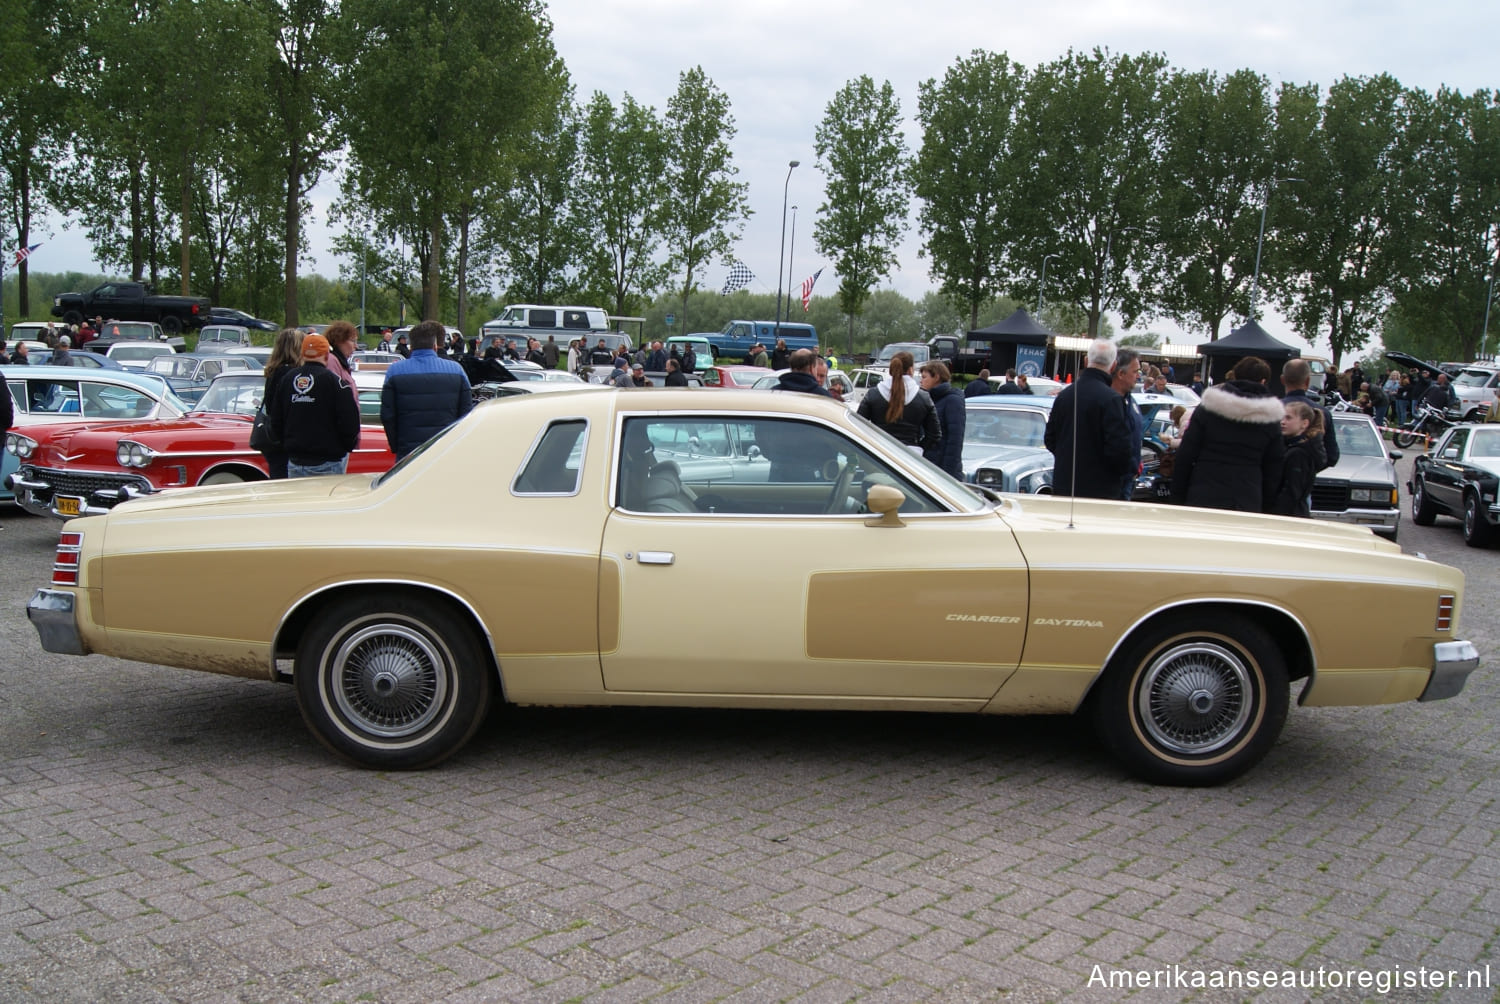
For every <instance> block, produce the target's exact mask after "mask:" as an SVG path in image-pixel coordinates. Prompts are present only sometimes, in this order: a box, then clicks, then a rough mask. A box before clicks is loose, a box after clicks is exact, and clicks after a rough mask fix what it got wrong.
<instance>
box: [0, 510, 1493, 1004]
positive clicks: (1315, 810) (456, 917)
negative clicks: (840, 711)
mask: <svg viewBox="0 0 1500 1004" xmlns="http://www.w3.org/2000/svg"><path fill="white" fill-rule="evenodd" d="M0 528H3V529H0V562H3V566H0V567H3V568H4V569H5V573H4V576H3V579H0V644H3V645H4V650H5V653H6V654H5V656H4V657H3V658H0V736H3V738H4V744H3V748H0V1000H3V1001H46V1002H62V1001H78V1002H87V1004H95V1002H99V1001H129V1002H132V1004H136V1002H149V1001H205V1002H206V1001H267V1002H281V1001H330V1002H331V1001H381V1002H392V1004H398V1002H413V1004H426V1002H431V1001H437V1000H443V1001H459V1002H463V1001H537V1002H552V1001H556V1002H562V1001H569V1000H587V1001H600V1002H605V1001H618V1002H630V1001H647V1000H649V1001H670V1002H692V1001H719V1000H725V1001H778V1000H797V1001H846V1000H856V999H857V1000H862V1001H955V1002H956V1001H988V1000H1004V1001H1050V1000H1061V999H1070V1000H1071V999H1076V1000H1085V1001H1088V1000H1099V1001H1106V1000H1118V999H1120V998H1121V997H1123V996H1126V994H1125V993H1124V992H1123V991H1122V990H1120V989H1119V988H1118V985H1117V986H1116V987H1115V988H1110V987H1106V986H1100V985H1098V984H1097V983H1095V984H1094V985H1092V986H1091V985H1090V981H1091V977H1097V976H1100V975H1104V976H1108V975H1109V974H1110V973H1118V971H1119V970H1121V969H1122V968H1123V969H1129V970H1140V971H1147V970H1154V971H1158V972H1162V973H1164V974H1165V975H1167V976H1169V977H1171V976H1175V975H1177V974H1178V973H1179V972H1181V973H1185V974H1187V975H1189V976H1190V975H1191V974H1192V973H1193V972H1195V971H1203V972H1206V973H1208V974H1213V973H1218V974H1220V975H1221V976H1222V974H1223V973H1225V972H1227V971H1238V972H1241V973H1243V972H1245V971H1249V970H1254V971H1257V972H1258V971H1262V970H1271V971H1273V972H1276V973H1277V974H1286V973H1290V974H1292V975H1294V976H1295V975H1297V974H1302V975H1303V977H1304V978H1311V977H1313V976H1315V975H1316V974H1317V971H1318V969H1319V967H1325V969H1336V970H1340V971H1343V970H1353V971H1356V972H1360V973H1368V974H1371V976H1370V977H1369V978H1371V979H1373V978H1375V977H1376V976H1378V975H1380V974H1381V973H1382V971H1384V972H1385V973H1386V974H1387V975H1389V973H1390V972H1391V971H1395V970H1396V969H1397V967H1400V970H1399V971H1400V972H1403V973H1410V974H1412V975H1413V976H1415V975H1417V971H1418V969H1419V967H1428V968H1436V969H1441V970H1450V969H1451V970H1456V971H1458V972H1459V973H1460V974H1461V975H1466V974H1467V973H1468V972H1469V971H1470V970H1471V969H1474V968H1475V967H1478V969H1479V973H1480V975H1481V976H1483V974H1484V972H1485V969H1486V967H1489V968H1490V969H1491V970H1492V975H1491V976H1490V980H1489V984H1488V986H1487V987H1483V988H1476V989H1457V990H1437V989H1432V988H1431V987H1430V986H1428V987H1426V988H1408V989H1405V990H1401V991H1399V992H1393V993H1391V994H1389V995H1386V996H1384V997H1382V996H1381V995H1380V994H1379V993H1378V992H1377V989H1376V988H1368V989H1358V988H1355V989H1352V990H1351V989H1347V988H1329V987H1325V988H1324V989H1306V988H1279V989H1276V990H1272V991H1264V990H1262V991H1250V990H1237V991H1210V990H1194V989H1192V988H1184V987H1179V986H1165V987H1157V988H1154V989H1145V990H1140V991H1138V992H1137V994H1136V996H1138V997H1139V998H1141V999H1144V1000H1175V999H1205V1000H1230V999H1234V1000H1238V999H1247V998H1254V999H1258V1000H1264V1001H1301V1000H1306V999H1308V998H1310V997H1319V998H1323V999H1329V1000H1365V999H1391V1000H1431V999H1437V998H1445V999H1452V1000H1476V1001H1477V1000H1490V999H1492V998H1493V995H1494V994H1495V992H1496V991H1495V990H1494V989H1492V988H1495V987H1500V953H1497V951H1496V944H1495V942H1496V937H1497V931H1500V853H1497V852H1500V847H1497V844H1496V833H1497V828H1500V727H1497V725H1496V721H1497V715H1496V711H1497V708H1500V680H1497V673H1496V671H1497V668H1500V657H1497V656H1500V649H1497V644H1496V633H1495V627H1494V625H1495V624H1496V623H1497V618H1496V617H1495V616H1494V615H1496V614H1500V610H1497V609H1496V607H1497V605H1500V588H1497V579H1496V576H1495V574H1494V567H1495V562H1496V561H1497V560H1500V555H1497V553H1496V552H1493V551H1492V552H1474V551H1468V550H1467V549H1465V548H1463V547H1462V545H1461V544H1460V543H1459V542H1458V535H1457V533H1456V532H1455V530H1454V529H1453V526H1452V524H1451V523H1447V522H1446V521H1445V522H1444V523H1442V524H1440V525H1439V527H1436V528H1433V529H1431V530H1419V529H1418V528H1415V527H1410V526H1407V527H1403V530H1402V534H1403V543H1405V544H1406V546H1407V548H1408V549H1409V550H1410V549H1414V548H1416V547H1420V548H1421V549H1423V550H1425V551H1427V552H1428V553H1429V554H1432V556H1434V557H1439V558H1441V559H1442V560H1448V561H1452V562H1455V563H1459V564H1461V565H1463V567H1465V568H1466V569H1467V570H1468V571H1469V577H1470V578H1469V582H1470V586H1469V588H1470V599H1469V607H1468V609H1467V611H1466V614H1467V618H1466V621H1467V622H1466V625H1465V634H1467V635H1468V636H1470V637H1471V638H1473V639H1474V640H1476V641H1477V642H1478V643H1479V644H1480V647H1481V652H1482V654H1483V655H1484V657H1485V660H1486V663H1487V666H1486V668H1483V669H1481V671H1480V672H1479V673H1478V674H1476V676H1475V677H1474V678H1473V679H1472V681H1471V683H1470V686H1469V688H1468V690H1467V691H1466V692H1465V693H1464V694H1463V695H1462V696H1460V697H1459V698H1457V699H1455V700H1451V701H1447V702H1443V703H1438V704H1432V705H1416V704H1408V705H1401V706H1395V707H1388V708H1370V709H1297V708H1294V709H1293V711H1292V714H1291V718H1290V721H1289V724H1288V726H1287V728H1286V731H1285V733H1284V735H1283V737H1282V739H1281V742H1280V743H1279V744H1278V745H1277V747H1276V748H1275V750H1274V751H1273V752H1272V754H1271V755H1270V757H1269V758H1268V759H1267V760H1266V762H1265V763H1264V764H1262V765H1261V766H1260V767H1259V768H1258V769H1257V770H1255V771H1254V772H1252V773H1251V774H1250V775H1249V776H1247V777H1245V778H1243V779H1241V780H1240V781H1237V782H1235V783H1233V784H1230V785H1227V786H1225V787H1222V788H1217V789H1213V790H1207V791H1200V790H1182V789H1172V788H1156V787H1150V786H1148V785H1144V784H1141V783H1139V782H1137V781H1134V780H1132V779H1130V778H1128V777H1126V776H1125V775H1123V774H1122V773H1121V772H1120V771H1119V770H1118V769H1117V768H1116V767H1115V766H1114V764H1113V763H1112V762H1111V761H1110V760H1109V758H1108V757H1107V756H1106V755H1105V754H1104V753H1103V752H1102V751H1101V750H1100V749H1099V747H1098V746H1097V745H1096V744H1095V742H1094V741H1093V739H1092V738H1091V737H1090V735H1089V734H1088V732H1087V730H1086V729H1084V728H1083V727H1082V726H1081V725H1080V724H1078V723H1076V722H1074V721H1071V720H1069V719H1066V718H1040V719H969V718H952V717H928V716H916V715H889V716H877V715H830V714H761V713H723V712H698V711H692V712H687V711H684V712H677V711H652V710H648V711H631V712H614V711H572V710H518V711H509V712H506V713H503V714H501V715H498V716H496V717H495V718H494V719H493V720H492V721H491V722H490V723H489V724H488V725H487V726H486V728H485V729H484V731H483V732H482V733H481V735H480V736H479V737H478V739H477V741H476V742H474V743H473V745H472V746H471V747H470V748H469V749H467V750H466V751H465V752H464V753H463V754H462V755H461V756H460V757H458V758H457V759H455V760H454V761H452V762H450V763H449V764H447V765H445V766H443V767H442V768H440V769H437V770H433V771H427V772H424V773H416V774H380V773H371V772H367V771H360V770H356V769H352V768H349V767H346V766H343V765H342V764H340V763H337V762H335V761H334V760H333V759H332V758H331V757H330V756H329V755H328V754H326V753H325V752H324V750H323V749H322V747H320V746H319V745H318V744H317V742H316V741H315V740H313V739H312V738H311V736H310V735H309V734H308V733H307V731H306V730H305V729H304V727H303V725H302V722H301V719H300V717H299V715H298V712H297V707H296V701H295V698H294V696H293V694H292V691H291V689H290V688H288V687H285V686H277V685H272V684H266V683H252V682H247V681H240V680H234V679H226V678H221V677H213V676H206V675H199V674H194V673H189V672H184V671H180V670H171V669H158V668H154V667H148V666H141V665H137V664H132V663H124V662H119V661H115V660H108V659H103V658H100V657H91V658H89V659H84V660H80V659H71V658H64V657H54V656H49V655H47V654H46V653H43V652H42V651H41V649H40V646H39V645H38V644H37V642H36V638H35V635H34V633H33V631H32V630H31V628H30V626H29V625H28V624H27V623H26V622H25V617H24V611H23V609H22V608H23V606H24V603H25V600H26V598H27V597H28V596H29V595H30V593H31V591H32V589H33V588H34V587H35V586H36V585H37V584H39V583H41V582H42V581H43V579H44V577H45V575H46V569H47V568H48V566H49V565H50V561H51V552H52V546H53V543H54V541H55V536H56V525H55V524H47V523H44V521H42V520H37V519H32V518H29V517H23V516H21V515H18V514H14V513H6V514H0ZM1144 574H1149V572H1146V573H1144ZM211 587H212V586H211V584H204V583H191V584H190V583H177V584H169V583H161V584H160V588H161V589H162V591H163V595H164V597H170V593H171V591H172V590H173V589H176V588H211ZM166 601H168V602H169V599H167V600H166ZM1379 615H1380V613H1379V611H1371V617H1372V618H1374V617H1378V616H1379ZM695 643H703V644H705V645H709V644H711V639H696V642H695ZM1173 967H1182V969H1181V970H1178V969H1175V968H1173ZM1116 978H1117V979H1118V976H1117V977H1116ZM1326 978H1327V977H1326V974H1325V979H1326Z"/></svg>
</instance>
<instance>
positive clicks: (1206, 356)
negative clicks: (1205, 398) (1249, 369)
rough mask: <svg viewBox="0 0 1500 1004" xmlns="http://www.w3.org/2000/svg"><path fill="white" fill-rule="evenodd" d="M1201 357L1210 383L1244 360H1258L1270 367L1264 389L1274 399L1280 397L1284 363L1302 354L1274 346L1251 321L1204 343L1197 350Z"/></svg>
mask: <svg viewBox="0 0 1500 1004" xmlns="http://www.w3.org/2000/svg"><path fill="white" fill-rule="evenodd" d="M1198 354H1199V355H1200V356H1202V357H1203V365H1204V368H1205V369H1206V370H1207V371H1208V376H1209V378H1210V379H1211V380H1212V381H1213V382H1214V383H1220V382H1222V381H1223V380H1224V375H1225V374H1226V373H1228V372H1229V371H1230V370H1232V369H1234V364H1235V363H1236V362H1238V361H1239V360H1241V359H1244V358H1245V357H1246V356H1259V357H1260V358H1261V359H1264V360H1265V361H1266V362H1267V363H1268V364H1269V365H1270V367H1271V379H1270V381H1269V383H1268V385H1267V386H1269V387H1270V388H1271V390H1272V391H1273V392H1274V393H1276V394H1277V395H1278V396H1279V395H1280V394H1281V393H1282V386H1281V367H1282V364H1284V363H1285V362H1286V361H1287V360H1288V359H1297V358H1300V357H1301V355H1302V350H1301V349H1299V348H1296V347H1295V346H1292V345H1287V344H1286V343H1284V342H1278V341H1277V340H1276V339H1274V338H1272V337H1271V336H1270V335H1268V334H1266V329H1265V328H1262V327H1261V326H1260V325H1259V324H1256V323H1255V322H1254V321H1246V322H1245V323H1244V324H1243V325H1241V326H1240V327H1238V328H1235V329H1234V330H1233V331H1231V332H1230V333H1229V334H1227V335H1225V336H1224V337H1223V338H1220V339H1219V340H1218V341H1216V342H1204V343H1202V344H1201V345H1199V346H1198Z"/></svg>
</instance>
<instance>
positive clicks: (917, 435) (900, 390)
mask: <svg viewBox="0 0 1500 1004" xmlns="http://www.w3.org/2000/svg"><path fill="white" fill-rule="evenodd" d="M916 366H917V362H916V360H915V359H914V358H913V357H912V354H911V353H910V352H897V353H896V354H895V356H893V357H892V358H891V371H890V376H888V377H886V378H885V379H884V380H881V381H880V384H879V385H878V386H877V387H876V388H875V389H874V390H871V391H870V392H868V393H867V394H865V396H864V400H862V401H860V402H859V413H860V415H862V416H864V417H865V418H868V419H869V420H870V421H872V422H874V423H875V424H876V425H878V426H880V427H881V428H882V429H884V430H885V431H886V432H889V433H890V434H891V435H893V436H895V437H896V438H897V439H899V440H901V442H902V443H904V444H906V447H907V449H909V450H911V451H912V452H913V453H915V454H917V456H923V455H925V454H926V453H927V452H928V451H929V450H937V449H938V447H939V446H940V445H941V444H942V441H943V433H942V429H941V428H940V427H939V426H938V418H937V409H936V408H935V407H933V404H932V398H930V397H928V396H927V392H926V391H925V390H923V389H922V388H921V386H920V385H919V384H918V383H917V379H916V377H914V376H912V371H913V370H914V369H916Z"/></svg>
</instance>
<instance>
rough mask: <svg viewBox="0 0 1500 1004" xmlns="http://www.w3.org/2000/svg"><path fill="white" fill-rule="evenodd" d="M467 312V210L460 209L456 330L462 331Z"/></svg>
mask: <svg viewBox="0 0 1500 1004" xmlns="http://www.w3.org/2000/svg"><path fill="white" fill-rule="evenodd" d="M468 312H469V210H468V208H467V207H465V208H464V209H462V210H461V211H460V213H459V218H458V330H460V331H462V330H463V329H464V318H465V317H466V316H467V315H468Z"/></svg>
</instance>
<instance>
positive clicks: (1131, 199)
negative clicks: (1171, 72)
mask: <svg viewBox="0 0 1500 1004" xmlns="http://www.w3.org/2000/svg"><path fill="white" fill-rule="evenodd" d="M1165 76H1166V61H1165V60H1164V59H1163V58H1162V57H1161V56H1158V55H1155V54H1150V53H1147V54H1144V55H1140V56H1122V55H1112V54H1110V53H1107V52H1105V51H1103V50H1100V49H1095V50H1094V51H1093V52H1091V53H1087V54H1084V53H1076V52H1069V53H1068V54H1067V55H1066V56H1064V57H1063V58H1061V59H1059V60H1056V61H1054V62H1052V63H1048V64H1046V65H1044V66H1040V67H1037V68H1036V69H1035V70H1033V71H1032V72H1031V75H1030V76H1029V77H1028V78H1027V82H1026V94H1025V99H1024V101H1023V103H1022V110H1021V119H1020V123H1019V129H1018V133H1017V136H1018V139H1017V143H1016V153H1017V156H1018V157H1019V158H1020V159H1021V160H1022V162H1023V163H1025V164H1027V165H1028V168H1027V174H1026V176H1025V178H1024V180H1023V182H1022V184H1021V186H1020V189H1019V193H1018V194H1019V205H1020V207H1021V208H1020V209H1019V210H1018V211H1017V213H1016V214H1015V227H1014V232H1013V234H1012V244H1013V247H1012V251H1011V253H1012V255H1013V256H1014V260H1015V261H1017V262H1019V263H1025V264H1024V267H1025V268H1027V269H1036V270H1037V271H1038V272H1039V271H1040V267H1041V264H1042V262H1043V261H1044V260H1045V259H1046V257H1047V256H1048V255H1055V256H1056V260H1055V261H1053V262H1052V264H1051V266H1050V267H1049V268H1048V272H1047V276H1048V278H1047V289H1046V294H1047V299H1048V300H1049V301H1052V300H1058V301H1062V302H1064V303H1070V304H1073V305H1074V306H1076V307H1077V308H1079V309H1080V310H1082V311H1083V312H1084V313H1085V314H1086V315H1087V317H1088V331H1089V335H1090V336H1091V337H1097V336H1098V332H1099V330H1100V319H1101V318H1102V317H1103V316H1104V312H1105V311H1106V310H1110V309H1119V311H1120V313H1121V314H1122V316H1123V317H1124V320H1125V324H1126V326H1127V327H1128V326H1129V325H1130V324H1131V323H1132V322H1133V321H1134V320H1135V318H1136V317H1138V316H1139V315H1141V314H1142V313H1143V312H1144V311H1145V310H1146V307H1147V305H1148V303H1149V299H1150V287H1149V284H1148V283H1146V282H1145V281H1143V270H1144V266H1145V263H1146V261H1147V259H1148V258H1149V255H1150V253H1151V248H1152V246H1153V244H1154V242H1155V241H1156V239H1157V238H1156V235H1155V233H1154V229H1155V224H1156V220H1155V217H1154V215H1153V209H1154V207H1155V206H1156V205H1157V203H1158V201H1159V199H1158V197H1157V195H1156V191H1157V186H1158V185H1159V184H1160V175H1159V172H1158V170H1157V162H1158V160H1159V159H1160V157H1161V152H1162V148H1163V145H1164V137H1163V132H1164V119H1163V113H1162V86H1163V83H1164V81H1165ZM1033 288H1035V287H1033Z"/></svg>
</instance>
